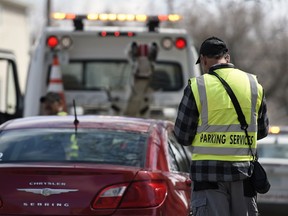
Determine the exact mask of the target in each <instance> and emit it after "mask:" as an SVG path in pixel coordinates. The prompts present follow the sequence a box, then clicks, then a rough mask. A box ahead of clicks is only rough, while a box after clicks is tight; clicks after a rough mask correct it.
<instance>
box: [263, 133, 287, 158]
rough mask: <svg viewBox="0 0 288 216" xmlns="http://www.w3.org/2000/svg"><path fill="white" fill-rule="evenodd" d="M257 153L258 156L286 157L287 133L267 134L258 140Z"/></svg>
mask: <svg viewBox="0 0 288 216" xmlns="http://www.w3.org/2000/svg"><path fill="white" fill-rule="evenodd" d="M257 153H258V156H259V157H260V158H279V159H281V158H282V159H287V158H288V134H283V135H282V134H269V135H268V136H267V137H265V138H264V139H262V140H259V141H258V146H257Z"/></svg>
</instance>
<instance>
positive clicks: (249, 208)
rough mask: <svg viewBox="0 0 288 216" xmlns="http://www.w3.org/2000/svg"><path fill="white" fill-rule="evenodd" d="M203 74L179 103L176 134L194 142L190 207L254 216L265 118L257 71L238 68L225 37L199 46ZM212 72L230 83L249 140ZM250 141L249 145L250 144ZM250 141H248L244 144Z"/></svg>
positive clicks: (207, 215)
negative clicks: (256, 154) (255, 163)
mask: <svg viewBox="0 0 288 216" xmlns="http://www.w3.org/2000/svg"><path fill="white" fill-rule="evenodd" d="M199 53H200V56H199V59H198V60H197V62H196V64H198V63H200V65H201V68H202V70H203V72H204V74H203V75H202V76H199V77H195V78H191V79H190V80H189V82H188V85H187V87H186V89H185V90H184V95H183V97H182V100H181V102H180V104H179V108H178V114H177V118H176V122H175V128H174V134H175V136H176V138H177V140H178V142H179V143H180V144H182V145H185V146H190V145H192V162H191V179H192V181H193V189H192V203H191V206H192V212H193V215H195V216H248V215H249V216H256V215H258V209H257V203H256V195H257V194H256V192H255V191H253V190H251V187H250V185H249V181H247V179H248V178H249V177H250V176H251V172H252V169H253V168H252V166H250V165H251V163H250V161H252V160H253V156H251V153H250V151H249V150H251V149H249V145H250V144H251V145H250V146H251V147H252V149H253V150H254V151H256V140H257V139H262V138H264V137H265V136H267V133H268V127H269V120H268V117H267V106H266V100H265V95H264V91H263V88H262V86H261V85H260V84H259V83H258V81H257V78H256V76H254V75H252V74H248V73H246V72H243V71H241V70H239V69H236V68H235V66H234V65H233V64H231V63H230V55H229V53H228V48H227V46H226V44H225V42H224V41H222V40H221V39H219V38H217V37H210V38H208V39H206V40H205V41H204V42H203V43H202V45H201V47H200V52H199ZM212 71H214V72H216V73H217V74H218V75H219V76H220V77H222V78H223V79H224V80H225V81H226V82H227V83H228V84H229V86H230V87H231V88H232V90H233V92H234V93H235V95H236V97H237V99H238V101H239V103H240V106H241V108H242V111H243V113H244V115H245V118H246V120H247V123H248V139H249V142H248V139H247V137H245V133H244V131H243V130H242V129H241V127H240V123H239V121H238V115H237V113H236V111H235V108H234V106H233V103H232V102H231V100H230V97H229V95H228V94H227V92H226V91H225V88H224V87H223V85H222V83H221V82H220V80H219V79H218V78H217V77H216V76H215V75H212V74H211V72H212ZM249 143H250V144H249ZM248 144H249V145H248Z"/></svg>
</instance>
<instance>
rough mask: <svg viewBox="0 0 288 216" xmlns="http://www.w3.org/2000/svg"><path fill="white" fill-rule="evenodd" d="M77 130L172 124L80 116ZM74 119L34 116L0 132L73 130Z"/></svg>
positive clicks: (136, 128)
mask: <svg viewBox="0 0 288 216" xmlns="http://www.w3.org/2000/svg"><path fill="white" fill-rule="evenodd" d="M77 119H78V121H79V124H78V128H103V129H104V128H106V129H121V130H129V131H135V132H136V131H138V132H149V130H150V128H151V127H153V126H158V127H159V126H162V127H166V126H167V124H170V125H171V124H172V122H170V121H166V120H156V119H144V118H133V117H124V116H100V115H99V116H98V115H80V116H78V117H77ZM74 120H75V117H74V116H73V115H68V116H34V117H25V118H18V119H14V120H10V121H7V122H5V123H4V124H2V125H1V126H0V130H10V129H22V128H51V127H53V128H74V127H75V125H74Z"/></svg>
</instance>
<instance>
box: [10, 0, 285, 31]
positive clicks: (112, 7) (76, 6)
mask: <svg viewBox="0 0 288 216" xmlns="http://www.w3.org/2000/svg"><path fill="white" fill-rule="evenodd" d="M13 1H18V2H22V3H23V2H24V3H27V4H29V5H30V14H31V16H30V19H31V23H32V25H31V26H32V32H33V31H34V29H36V30H37V29H39V26H43V23H44V19H45V18H46V16H47V14H46V8H47V1H48V0H13ZM50 2H51V11H52V12H69V13H77V14H85V13H103V12H111V13H133V14H140V13H145V14H148V15H156V14H167V12H168V9H167V2H168V0H50ZM226 2H233V3H235V4H237V3H239V2H245V3H247V4H249V3H255V2H256V3H258V4H259V6H263V7H264V8H265V10H266V12H267V13H268V14H269V17H271V21H273V18H274V17H277V16H287V14H288V1H287V0H174V1H173V6H174V12H175V13H181V12H182V10H183V9H184V8H190V7H193V4H205V7H206V6H207V7H209V8H211V9H212V10H213V5H214V6H215V4H218V3H226ZM214 8H215V7H214ZM33 28H34V29H33Z"/></svg>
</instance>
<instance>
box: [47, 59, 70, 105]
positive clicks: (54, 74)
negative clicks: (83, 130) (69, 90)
mask: <svg viewBox="0 0 288 216" xmlns="http://www.w3.org/2000/svg"><path fill="white" fill-rule="evenodd" d="M47 92H56V93H58V94H59V95H60V97H61V98H62V101H63V104H64V109H63V111H67V108H66V100H65V95H64V87H63V81H62V74H61V70H60V66H59V59H58V56H57V55H56V54H55V55H54V57H53V64H52V67H51V72H50V79H49V83H48V87H47Z"/></svg>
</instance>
